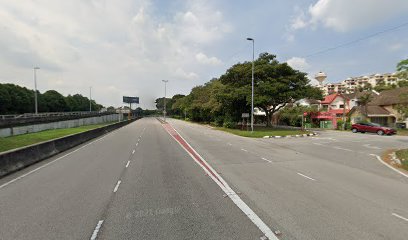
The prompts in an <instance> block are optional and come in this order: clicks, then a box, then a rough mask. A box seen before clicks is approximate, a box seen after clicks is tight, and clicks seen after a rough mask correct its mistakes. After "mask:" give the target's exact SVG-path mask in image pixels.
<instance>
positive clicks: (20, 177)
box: [0, 130, 116, 189]
mask: <svg viewBox="0 0 408 240" xmlns="http://www.w3.org/2000/svg"><path fill="white" fill-rule="evenodd" d="M115 132H116V130H115ZM111 133H113V132H111ZM107 136H109V134H108V135H105V136H103V137H101V138H99V139H96V140H94V141H92V142H90V143H87V144H85V145H84V146H82V147H80V148H77V149H75V150H74V151H72V152H69V153H67V154H65V155H63V156H61V157H59V158H57V159H55V160H53V161H51V162H49V163H46V164H44V165H42V166H40V167H38V168H36V169H33V170H31V171H29V172H28V173H25V174H23V175H21V176H19V177H17V178H15V179H13V180H10V181H8V182H6V183H4V184H2V185H0V189H2V188H4V187H5V186H7V185H10V184H12V183H13V182H16V181H18V180H20V179H23V178H25V177H27V176H28V175H31V174H32V173H35V172H37V171H38V170H40V169H43V168H45V167H47V166H49V165H51V164H53V163H55V162H57V161H59V160H61V159H63V158H64V157H67V156H69V155H71V154H73V153H75V152H78V151H79V150H81V149H83V148H85V147H87V146H89V145H91V144H93V143H96V142H98V141H100V140H102V139H104V138H105V137H107Z"/></svg>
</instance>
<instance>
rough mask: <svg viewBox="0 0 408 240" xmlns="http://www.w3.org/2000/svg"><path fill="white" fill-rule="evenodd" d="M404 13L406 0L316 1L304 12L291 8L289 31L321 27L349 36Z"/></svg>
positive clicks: (407, 9) (407, 6) (407, 2)
mask: <svg viewBox="0 0 408 240" xmlns="http://www.w3.org/2000/svg"><path fill="white" fill-rule="evenodd" d="M407 11H408V1H406V0H392V1H389V0H318V1H317V2H316V3H315V4H312V5H310V6H309V8H308V9H307V11H305V10H303V11H302V10H299V9H298V8H295V13H296V14H295V16H294V17H293V18H292V20H291V30H298V29H303V28H307V27H312V28H313V27H317V26H320V25H321V26H323V27H325V28H329V29H332V30H334V31H337V32H349V31H353V30H358V29H362V28H365V27H370V26H373V25H375V24H378V23H380V22H384V21H387V20H390V19H392V18H394V17H396V16H402V15H404V14H406V13H407Z"/></svg>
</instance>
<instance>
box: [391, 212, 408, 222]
mask: <svg viewBox="0 0 408 240" xmlns="http://www.w3.org/2000/svg"><path fill="white" fill-rule="evenodd" d="M392 215H393V216H394V217H397V218H399V219H402V220H404V221H406V222H408V218H406V217H403V216H401V215H398V214H396V213H392Z"/></svg>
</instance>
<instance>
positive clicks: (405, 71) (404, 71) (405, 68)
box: [397, 59, 408, 80]
mask: <svg viewBox="0 0 408 240" xmlns="http://www.w3.org/2000/svg"><path fill="white" fill-rule="evenodd" d="M397 71H398V73H397V75H398V77H399V78H400V79H405V80H408V59H405V60H402V61H400V62H399V63H398V64H397Z"/></svg>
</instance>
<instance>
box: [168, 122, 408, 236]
mask: <svg viewBox="0 0 408 240" xmlns="http://www.w3.org/2000/svg"><path fill="white" fill-rule="evenodd" d="M170 122H171V123H172V124H173V125H174V126H175V128H176V129H177V130H178V132H179V133H180V134H181V135H182V136H184V138H186V140H187V141H189V142H190V144H191V145H192V146H193V147H194V148H195V149H196V150H197V151H198V152H199V153H200V154H201V155H202V156H203V157H204V158H205V159H207V161H208V162H209V163H210V164H211V165H212V166H213V167H214V168H215V169H216V170H217V171H218V172H220V173H221V174H222V176H223V177H224V179H225V180H226V181H228V182H230V183H231V185H233V186H234V188H235V189H236V191H239V192H241V193H242V195H241V197H242V199H243V200H244V201H245V202H247V203H248V205H249V206H250V207H251V208H252V209H254V210H256V212H257V214H258V215H259V216H260V217H261V218H262V219H263V220H264V221H265V222H266V224H268V225H269V226H270V227H271V228H273V229H279V230H280V231H281V232H282V233H283V234H282V236H281V239H299V240H300V239H302V240H303V239H345V240H346V239H347V240H350V239H356V240H357V239H401V240H403V239H407V236H408V178H407V177H405V176H403V175H400V174H398V173H396V172H394V171H392V170H390V169H389V168H387V167H386V166H384V165H383V164H382V163H381V162H380V161H378V159H377V158H376V157H375V156H373V155H371V154H374V155H380V154H381V153H382V152H384V151H385V150H387V149H389V148H401V147H405V148H406V147H407V146H408V137H401V136H377V135H373V134H353V133H348V132H347V133H345V132H344V133H341V132H335V131H327V132H321V133H320V135H319V136H317V137H305V138H283V139H250V138H242V137H238V136H235V135H231V134H228V133H224V132H221V131H217V130H213V129H211V128H209V127H205V126H200V125H197V124H191V123H186V122H183V121H179V120H171V121H170Z"/></svg>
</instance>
